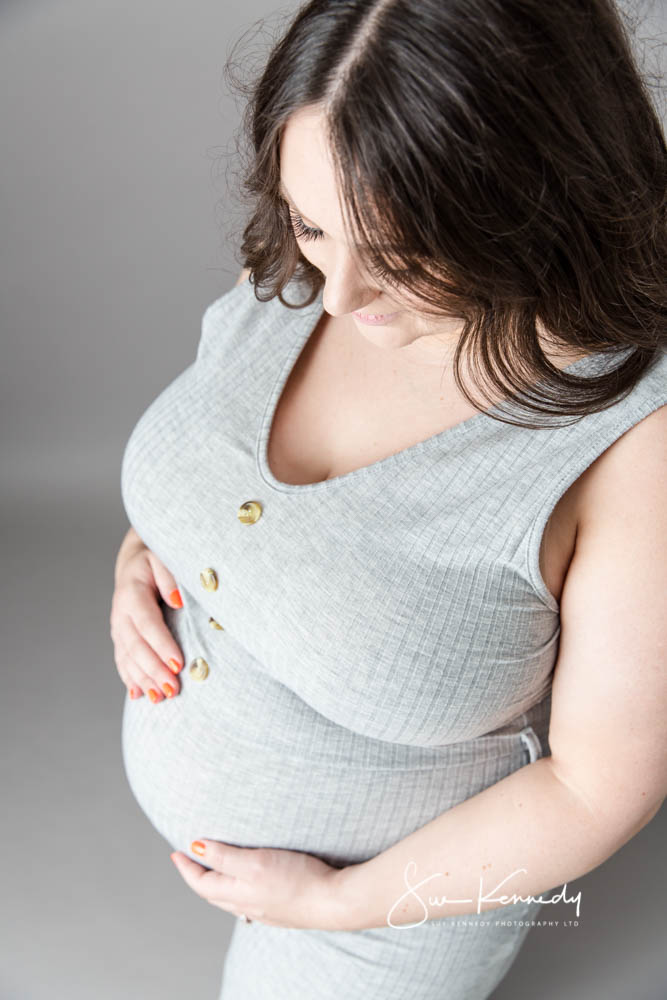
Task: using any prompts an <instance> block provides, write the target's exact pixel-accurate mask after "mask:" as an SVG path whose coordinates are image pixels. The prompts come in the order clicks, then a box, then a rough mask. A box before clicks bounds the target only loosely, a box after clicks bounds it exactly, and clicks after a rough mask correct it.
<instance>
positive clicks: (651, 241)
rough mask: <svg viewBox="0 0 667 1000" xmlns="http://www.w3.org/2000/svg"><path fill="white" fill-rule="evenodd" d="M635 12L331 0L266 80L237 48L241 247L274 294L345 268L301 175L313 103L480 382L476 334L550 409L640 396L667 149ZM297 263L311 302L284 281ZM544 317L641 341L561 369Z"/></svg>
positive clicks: (363, 209) (377, 266) (380, 248)
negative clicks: (573, 369)
mask: <svg viewBox="0 0 667 1000" xmlns="http://www.w3.org/2000/svg"><path fill="white" fill-rule="evenodd" d="M626 19H627V15H626V14H624V13H623V12H622V11H621V10H620V9H619V8H618V7H617V6H616V5H615V3H614V2H613V0H548V2H547V0H447V2H443V0H311V2H309V3H306V4H304V5H302V6H301V7H300V8H299V9H298V10H297V12H296V14H292V15H291V16H290V22H289V24H288V26H287V28H286V30H284V31H283V34H282V36H281V37H280V38H279V39H278V40H277V41H275V42H274V44H273V47H272V49H271V52H270V54H269V57H268V60H265V61H264V63H263V65H262V68H261V71H260V72H259V73H258V74H257V76H256V78H255V79H254V80H253V82H252V83H251V84H250V85H244V84H243V82H242V81H241V82H239V80H238V78H236V79H235V78H234V77H233V75H232V59H231V58H230V59H229V60H228V62H227V64H226V67H225V70H226V74H227V76H228V79H230V80H231V81H232V85H233V86H236V87H237V88H238V89H240V90H241V91H242V92H244V93H245V95H246V97H247V98H248V102H247V105H246V109H245V112H244V116H243V122H242V136H243V137H245V139H246V141H247V147H248V153H247V157H248V158H247V165H246V166H245V167H244V171H243V174H242V178H243V179H242V193H241V199H242V200H244V199H245V200H246V202H249V203H250V206H251V214H250V218H249V220H248V221H247V224H246V225H245V228H244V231H243V240H242V243H241V248H240V249H241V255H242V258H243V266H244V267H247V268H249V269H250V271H251V276H250V280H251V282H253V284H254V286H255V295H256V297H257V298H258V300H260V301H267V300H268V299H271V298H273V297H275V296H278V297H279V299H280V301H281V302H282V303H283V304H285V305H287V306H290V307H295V308H302V307H303V306H306V305H309V304H310V303H312V302H313V300H314V299H315V297H316V296H317V294H318V292H319V290H320V289H321V288H322V286H323V284H324V276H323V275H322V273H321V271H319V270H318V269H317V268H316V267H314V266H313V265H312V264H311V263H310V262H309V261H308V260H306V258H305V257H304V256H303V255H302V254H301V252H300V250H299V247H298V245H297V242H296V240H295V238H294V234H293V230H292V224H291V221H290V216H289V209H288V206H287V204H286V202H285V201H284V200H283V198H282V196H281V195H280V193H279V181H280V163H279V146H280V139H281V135H282V131H283V128H284V125H285V123H286V121H287V119H288V118H289V117H290V116H291V115H292V114H293V113H294V112H296V111H298V110H300V109H302V108H306V107H313V109H315V110H320V111H321V112H322V113H323V115H324V120H325V123H326V129H327V137H328V142H329V148H330V150H331V154H332V159H333V162H334V167H335V172H336V180H337V184H338V188H339V191H340V192H341V198H342V201H343V203H344V206H345V208H344V213H345V225H346V230H347V231H348V232H349V233H350V234H351V239H350V243H351V244H353V243H357V244H361V245H362V247H363V251H362V253H363V257H364V260H365V262H366V263H367V266H368V267H369V269H370V271H371V273H375V272H377V274H378V276H381V277H379V282H380V286H381V285H382V282H383V281H386V282H387V283H388V287H389V288H391V287H396V288H397V289H400V288H401V287H402V288H404V289H407V290H409V292H410V294H411V295H414V296H417V297H418V298H419V300H420V301H422V302H424V306H425V308H424V310H420V311H424V312H433V313H434V314H438V313H439V314H440V315H442V314H443V313H444V314H447V315H450V316H454V317H456V318H459V319H461V320H462V321H463V329H462V333H461V337H460V340H459V343H458V344H457V348H456V352H455V355H454V358H453V366H454V373H455V378H456V382H457V385H458V386H459V388H460V390H461V392H462V393H463V394H464V396H465V398H466V399H467V400H468V401H469V402H471V403H472V404H473V405H474V406H476V407H479V402H478V401H477V400H476V399H474V397H472V396H471V395H470V394H469V393H468V392H467V391H466V388H465V386H464V385H463V384H462V382H461V379H460V375H459V359H460V357H461V356H462V355H463V352H466V354H467V357H468V358H470V371H471V374H473V382H474V384H475V386H476V387H477V388H478V389H481V391H482V392H483V393H484V386H488V385H490V386H491V387H492V392H493V391H496V392H500V393H502V399H503V400H506V401H507V402H514V403H516V404H517V405H519V404H520V406H521V407H523V408H524V409H525V410H526V411H527V413H528V414H529V415H535V414H536V413H537V414H540V413H542V414H546V415H575V416H577V417H580V416H583V415H584V414H586V413H591V412H594V411H596V410H600V409H604V408H606V407H607V406H610V405H611V404H612V403H614V402H617V401H618V400H619V399H621V398H623V397H624V396H625V395H627V393H629V392H630V391H631V389H632V388H633V387H634V386H635V385H636V383H637V382H638V380H639V379H640V378H641V377H642V375H643V374H644V373H645V372H646V371H647V370H648V368H649V367H650V366H651V365H652V363H653V362H654V361H655V360H656V359H657V357H658V356H659V354H660V352H661V351H663V350H665V348H666V347H667V328H666V325H665V318H666V315H667V292H666V264H667V252H666V249H667V244H666V239H667V231H666V228H665V191H666V180H667V148H666V145H665V135H664V132H663V128H662V123H661V120H660V116H659V114H658V113H657V110H656V107H655V106H654V104H653V102H652V99H651V94H650V91H649V88H648V83H647V79H646V78H645V77H644V76H643V75H642V73H641V72H640V70H639V68H638V66H637V63H636V61H635V55H634V53H633V50H632V41H631V33H630V30H629V28H628V23H629V22H627V21H626ZM388 246H390V247H391V253H390V255H388V252H387V247H388ZM292 278H295V279H298V280H299V281H302V282H303V283H304V285H305V288H306V291H307V292H309V295H308V297H307V298H306V300H305V301H304V302H302V303H300V304H299V305H295V304H294V303H293V302H288V301H286V300H285V299H284V298H283V294H282V293H283V290H284V289H285V286H286V285H287V283H288V282H289V281H290V280H291V279H292ZM429 307H430V308H429ZM536 321H539V323H540V324H541V325H542V328H543V330H544V331H545V332H548V336H549V337H550V341H549V343H550V345H551V346H553V349H554V350H556V351H558V349H559V348H562V349H563V350H565V351H569V352H572V351H574V352H575V353H581V354H588V353H597V352H602V353H603V355H605V356H606V355H607V354H610V355H612V356H613V357H614V358H615V357H616V354H617V352H618V353H619V354H623V355H624V359H623V360H622V361H621V362H620V364H617V365H616V366H615V367H614V368H612V369H611V370H608V371H607V372H606V373H603V374H602V375H600V376H598V377H596V378H581V377H578V376H576V375H575V374H573V373H572V374H569V373H567V372H566V371H561V370H559V369H558V368H557V367H555V366H554V365H552V364H550V362H549V361H548V359H547V357H546V356H545V354H544V352H543V350H542V347H541V344H540V342H539V340H538V336H537V329H536ZM627 349H631V350H630V351H628V350H627ZM480 379H481V385H480V381H479V380H480ZM537 383H540V387H539V390H538V385H537ZM525 400H528V402H525ZM487 401H488V399H487ZM543 403H546V404H547V405H546V407H545V406H543V405H541V404H543ZM498 419H502V418H498ZM505 422H514V421H505ZM520 426H527V427H539V426H544V424H543V423H539V422H537V423H536V422H531V423H526V422H525V420H523V421H522V422H521V423H520Z"/></svg>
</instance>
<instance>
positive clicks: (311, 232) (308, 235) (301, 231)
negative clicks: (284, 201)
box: [289, 209, 324, 240]
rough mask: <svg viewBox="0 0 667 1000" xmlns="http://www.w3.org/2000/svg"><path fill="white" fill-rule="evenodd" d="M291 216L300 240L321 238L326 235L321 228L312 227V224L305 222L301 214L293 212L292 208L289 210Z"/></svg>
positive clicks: (293, 226)
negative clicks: (308, 224)
mask: <svg viewBox="0 0 667 1000" xmlns="http://www.w3.org/2000/svg"><path fill="white" fill-rule="evenodd" d="M289 217H290V222H291V223H292V228H293V230H294V235H295V236H296V238H297V239H298V240H320V239H322V237H323V236H324V233H323V232H322V230H321V229H311V228H310V226H307V225H306V224H305V222H304V221H303V219H302V218H301V216H300V215H297V214H296V212H293V211H292V209H290V210H289Z"/></svg>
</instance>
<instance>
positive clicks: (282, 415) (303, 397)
mask: <svg viewBox="0 0 667 1000" xmlns="http://www.w3.org/2000/svg"><path fill="white" fill-rule="evenodd" d="M373 361H374V359H373V356H372V352H371V354H370V356H369V354H368V352H367V351H364V350H363V349H362V350H361V351H355V349H354V347H353V346H352V345H351V343H350V340H349V338H348V337H346V336H345V335H344V334H343V333H342V332H341V331H340V328H338V329H336V326H335V321H334V320H332V318H331V317H328V316H327V315H326V314H325V315H324V316H323V317H322V320H321V322H320V324H319V326H318V328H316V330H315V331H314V333H313V336H312V337H311V338H310V339H309V341H308V343H307V344H306V345H305V347H304V350H303V351H302V352H301V354H300V355H299V357H298V359H297V361H296V364H295V365H294V367H293V369H292V371H291V373H290V376H289V378H288V380H287V382H286V384H285V386H284V388H283V391H282V393H281V395H280V398H279V400H278V402H277V405H276V408H275V411H274V414H273V421H272V424H271V432H270V436H269V441H268V446H267V458H268V463H269V466H270V469H271V471H272V473H273V475H274V476H275V477H276V478H277V479H278V480H280V481H281V482H283V483H293V484H300V485H302V484H305V483H315V482H321V481H323V480H327V479H332V478H334V477H336V476H342V475H345V474H346V473H349V472H351V471H353V470H355V469H359V468H363V467H365V466H368V465H371V464H372V463H374V462H378V461H381V460H383V459H385V458H387V457H388V456H390V455H393V454H395V453H397V452H400V451H403V450H404V449H406V448H410V447H412V446H413V445H415V444H417V443H418V442H421V441H425V440H427V439H428V438H430V437H431V436H433V435H435V434H438V433H440V432H441V431H444V430H447V429H448V428H450V427H453V426H455V425H457V424H459V423H462V422H464V421H466V420H469V419H470V418H471V417H474V416H475V415H476V414H477V413H478V412H479V411H478V410H476V409H475V408H474V407H473V406H472V405H471V404H470V403H469V402H468V401H467V400H466V399H465V398H464V397H463V396H462V395H461V393H460V391H459V390H458V388H457V387H456V385H455V383H454V381H453V379H452V378H451V376H450V375H449V371H448V370H447V372H446V373H445V375H444V377H443V378H442V379H440V380H439V382H438V384H436V382H435V380H434V379H433V378H432V377H430V378H429V380H428V381H425V382H424V383H422V384H420V383H419V381H418V380H416V379H415V378H414V376H412V375H411V374H410V373H406V371H405V370H399V369H397V368H395V367H392V366H387V365H386V364H385V363H384V362H383V363H379V364H377V365H375V364H374V363H373ZM593 474H594V469H593V468H591V469H590V470H589V471H588V473H587V477H590V476H591V475H593ZM583 478H584V477H583V476H582V477H580V479H579V480H576V481H575V482H574V483H573V484H572V486H571V487H570V488H569V489H567V490H566V491H565V493H564V494H563V495H562V496H561V497H560V499H559V500H558V502H557V503H556V506H555V508H554V510H553V511H552V513H551V515H550V517H549V519H548V521H547V524H546V527H545V530H544V533H543V536H542V539H541V544H540V555H539V558H540V572H541V573H542V576H543V579H544V581H545V583H546V584H547V587H548V588H549V590H550V591H551V593H552V594H553V595H554V596H555V598H556V600H558V601H560V598H561V593H562V590H563V585H564V583H565V578H566V576H567V571H568V568H569V565H570V562H571V560H572V557H573V554H574V548H575V541H576V534H577V521H578V502H579V497H580V494H581V492H582V486H583Z"/></svg>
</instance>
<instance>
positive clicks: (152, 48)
mask: <svg viewBox="0 0 667 1000" xmlns="http://www.w3.org/2000/svg"><path fill="white" fill-rule="evenodd" d="M626 6H627V4H626ZM295 9H296V4H293V3H292V4H287V5H284V6H282V7H278V6H277V5H274V4H273V3H269V2H267V0H264V2H260V0H246V2H245V3H244V4H243V5H242V10H239V9H238V8H232V7H224V6H223V4H222V3H220V2H216V3H213V2H211V0H189V2H188V3H187V4H185V3H180V4H165V3H158V2H157V0H150V2H149V0H133V2H132V3H130V2H129V0H113V2H112V0H62V2H50V3H49V2H46V0H21V2H20V3H19V2H18V0H14V2H8V0H5V2H4V3H2V4H0V84H1V85H0V125H1V131H0V134H1V135H2V167H1V170H2V174H1V178H2V179H1V182H0V218H1V219H2V229H1V236H0V255H1V259H0V302H1V317H2V325H1V328H0V329H1V336H2V350H3V364H2V366H1V375H0V377H1V379H2V386H1V391H0V406H1V407H2V413H1V421H0V428H1V433H2V477H1V487H2V489H1V493H0V527H1V538H2V566H3V573H2V583H3V588H2V612H1V613H2V638H3V642H2V653H3V660H4V663H3V668H4V669H3V675H2V676H3V698H2V718H1V721H2V727H1V734H2V735H1V739H2V744H1V758H0V767H1V768H2V795H3V809H2V812H1V814H0V823H1V829H2V845H3V850H2V855H1V858H0V880H1V881H0V885H1V887H2V888H1V898H2V933H1V934H0V998H1V1000H45V998H47V997H48V998H49V1000H54V998H61V997H62V998H68V1000H78V998H84V997H85V998H86V1000H87V998H89V997H91V996H95V997H96V998H97V1000H107V998H112V997H113V998H116V997H124V998H132V1000H134V998H141V1000H153V998H158V997H159V998H162V1000H170V998H177V997H181V996H184V995H185V996H188V997H191V998H201V1000H207V998H213V997H215V996H216V995H217V992H216V991H217V990H218V987H219V980H220V975H221V969H222V963H223V960H224V953H225V948H226V943H227V940H228V937H229V933H230V930H231V928H232V926H233V918H232V917H231V916H229V915H227V914H225V913H223V912H222V911H221V910H219V909H217V908H215V907H212V906H209V905H208V904H206V903H204V902H203V901H202V900H201V899H199V897H197V896H196V895H195V894H194V893H193V892H192V891H191V890H190V889H189V888H188V887H187V886H186V885H185V883H184V882H183V881H182V879H181V877H180V876H179V874H178V872H177V871H176V870H175V868H174V867H173V865H172V862H171V861H170V859H169V850H170V848H169V846H168V845H167V844H166V842H165V841H163V839H162V838H161V837H160V836H159V835H158V834H157V833H156V832H155V831H154V830H153V828H152V827H151V826H150V824H149V823H148V822H147V821H146V819H145V817H144V816H143V814H142V813H141V812H140V810H139V808H138V806H137V805H136V804H135V802H134V799H133V797H132V795H131V792H130V790H129V788H128V786H127V783H126V780H125V776H124V771H123V767H122V761H121V756H120V719H121V710H122V702H123V698H124V694H125V688H124V686H123V685H122V683H121V682H120V679H119V677H118V675H117V672H116V667H115V663H114V659H113V648H112V645H111V640H110V638H109V621H108V619H109V611H110V602H111V595H112V591H113V568H114V562H115V557H116V553H117V550H118V546H119V544H120V542H121V539H122V537H123V535H124V534H125V532H126V530H127V527H128V524H127V520H126V518H125V513H124V511H123V508H122V504H121V499H120V487H119V475H120V460H121V456H122V452H123V448H124V446H125V442H126V440H127V438H128V436H129V434H130V432H131V430H132V428H133V426H134V424H135V423H136V421H137V419H138V418H139V416H140V415H141V413H142V412H143V411H144V409H145V408H146V406H147V405H148V404H149V403H150V402H151V401H152V400H153V399H154V398H155V396H156V395H157V394H158V393H159V392H160V391H161V389H163V388H164V387H165V386H166V385H167V384H168V383H169V382H170V381H171V380H172V379H173V378H174V377H175V375H176V374H178V372H180V371H182V370H183V368H185V367H186V366H187V365H188V364H189V363H190V362H191V361H192V359H193V358H194V354H195V350H196V346H197V342H198V339H199V332H200V330H199V324H200V321H201V315H202V313H203V311H204V308H205V307H206V306H207V305H208V304H209V303H210V302H212V301H213V300H214V299H215V298H217V297H218V296H219V295H221V294H222V293H223V292H224V291H226V290H227V289H228V288H230V287H231V286H232V285H233V283H234V282H235V280H236V277H237V275H238V272H239V270H240V266H241V265H240V260H239V257H238V255H237V246H238V236H239V234H240V231H241V222H242V210H241V208H240V207H239V205H238V204H237V203H236V201H235V196H234V194H233V190H234V189H233V187H228V186H227V185H228V183H229V184H230V185H233V183H234V173H235V170H236V169H237V164H236V163H235V161H234V148H235V141H234V134H235V130H236V129H237V126H238V124H239V121H240V111H241V103H240V102H239V100H238V99H237V98H235V96H234V95H233V94H232V93H230V91H229V89H228V87H227V85H226V83H225V81H224V78H223V76H222V68H223V65H224V63H225V60H226V58H227V56H228V54H229V52H230V50H231V45H232V44H233V43H234V42H235V41H236V40H237V39H238V38H239V37H240V36H241V34H242V33H244V32H246V31H248V32H249V36H248V40H247V41H246V43H245V44H244V46H243V49H242V53H243V59H244V60H245V61H246V62H245V64H247V61H248V59H249V60H250V63H251V64H252V62H253V60H257V59H259V60H260V62H261V57H262V54H263V52H265V51H266V47H267V45H268V44H269V43H270V39H271V37H272V36H273V35H274V34H275V32H276V31H278V30H279V29H280V26H281V23H282V22H283V21H284V19H285V18H286V17H289V15H290V14H291V13H292V12H293V11H294V10H295ZM640 14H641V16H642V18H643V21H642V23H641V25H640V29H639V31H640V36H639V39H638V51H639V52H640V56H641V58H642V60H643V64H644V65H645V68H646V69H647V70H648V71H656V70H660V69H663V70H664V65H665V54H664V50H662V49H661V48H660V45H661V44H662V45H664V42H665V40H666V36H665V31H666V29H667V5H666V0H657V2H651V0H649V2H645V3H643V4H642V5H641V6H640ZM260 18H268V20H267V21H266V23H265V24H264V26H263V27H262V25H261V24H260V25H258V24H257V23H256V22H258V19H260ZM257 27H259V28H260V29H261V30H260V31H259V33H257ZM660 100H661V98H660V96H659V95H658V94H656V101H657V102H658V101H660ZM663 112H664V108H662V107H661V113H663ZM230 172H231V173H230ZM666 833H667V810H665V808H663V809H662V810H661V812H660V813H659V814H658V816H657V817H656V818H655V819H654V820H653V821H652V822H651V823H650V824H649V825H648V826H647V827H645V828H644V830H642V831H641V832H640V833H639V834H638V835H637V836H636V837H635V838H633V840H632V841H630V843H629V844H627V845H626V846H625V847H623V848H622V849H621V850H620V851H619V852H618V853H617V854H615V855H614V856H613V857H612V858H611V859H609V860H608V861H607V862H606V863H605V864H603V865H602V866H600V867H599V868H597V869H596V870H595V871H594V872H591V873H590V874H588V875H587V876H585V877H583V878H581V879H578V880H577V881H576V883H573V885H572V886H571V887H570V888H571V890H572V891H573V893H576V892H577V891H579V890H581V892H582V913H581V918H580V923H579V926H578V927H569V928H566V927H563V926H562V925H561V926H559V927H550V928H535V929H533V930H532V931H531V933H530V934H529V937H528V939H527V942H526V944H525V946H524V949H523V951H522V952H521V954H520V956H519V958H518V959H517V961H516V963H515V965H514V966H513V968H512V969H511V971H510V973H509V974H508V975H507V977H506V978H505V980H504V981H503V983H502V984H501V985H500V986H499V988H498V989H497V990H496V992H495V994H494V1000H516V998H517V997H524V996H526V997H527V996H532V995H539V996H540V997H541V998H542V1000H557V998H558V1000H561V998H563V1000H564V998H568V1000H603V998H604V1000H628V998H630V997H632V998H633V1000H665V998H666V997H667V985H665V984H667V958H666V956H665V939H666V935H667V916H666V914H665V903H664V900H665V898H667V895H666V890H667V873H666V870H665V869H666V866H665V863H664V844H665V834H666ZM545 911H547V912H545ZM543 912H545V919H547V918H550V919H552V920H560V921H563V920H570V919H572V918H573V917H574V907H573V906H572V905H566V904H559V905H557V906H550V907H545V908H544V911H543ZM661 983H662V986H661V985H660V984H661Z"/></svg>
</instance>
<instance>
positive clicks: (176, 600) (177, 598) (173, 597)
mask: <svg viewBox="0 0 667 1000" xmlns="http://www.w3.org/2000/svg"><path fill="white" fill-rule="evenodd" d="M169 600H170V601H171V603H172V604H175V605H176V607H177V608H182V607H183V598H182V597H181V592H180V590H178V589H175V590H172V592H171V594H170V595H169Z"/></svg>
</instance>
